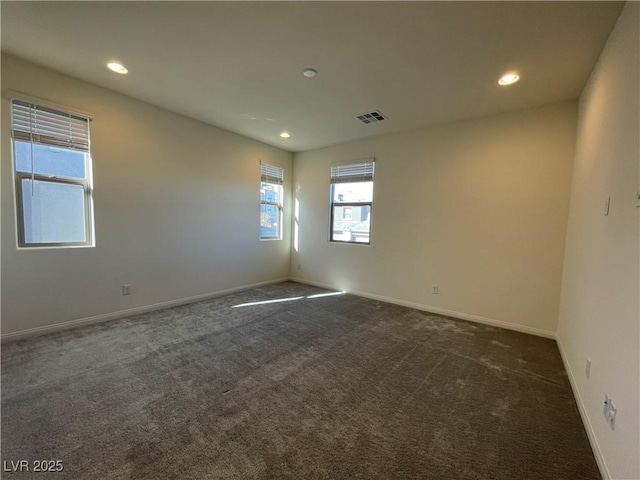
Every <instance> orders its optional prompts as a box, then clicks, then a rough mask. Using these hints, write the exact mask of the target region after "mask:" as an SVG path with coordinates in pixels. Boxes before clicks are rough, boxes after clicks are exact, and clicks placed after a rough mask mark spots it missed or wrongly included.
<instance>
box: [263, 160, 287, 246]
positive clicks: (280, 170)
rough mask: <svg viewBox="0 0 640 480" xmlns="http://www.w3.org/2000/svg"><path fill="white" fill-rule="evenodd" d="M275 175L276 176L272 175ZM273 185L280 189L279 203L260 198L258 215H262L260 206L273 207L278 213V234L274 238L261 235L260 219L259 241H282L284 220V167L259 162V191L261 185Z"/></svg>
mask: <svg viewBox="0 0 640 480" xmlns="http://www.w3.org/2000/svg"><path fill="white" fill-rule="evenodd" d="M274 173H276V175H274ZM263 184H267V185H273V186H276V187H278V188H279V189H280V191H279V195H278V198H279V199H280V201H279V202H274V201H271V200H263V199H262V198H260V215H262V206H263V205H267V206H273V207H276V208H277V211H278V232H277V235H275V236H268V237H265V236H263V235H262V218H261V219H260V227H261V228H260V241H271V240H282V239H283V223H284V222H283V220H284V167H281V166H280V165H273V164H270V163H263V162H260V190H262V185H263Z"/></svg>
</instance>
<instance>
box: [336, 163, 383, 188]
mask: <svg viewBox="0 0 640 480" xmlns="http://www.w3.org/2000/svg"><path fill="white" fill-rule="evenodd" d="M374 171H375V161H371V162H354V163H348V164H340V165H331V183H346V182H370V181H373V175H374Z"/></svg>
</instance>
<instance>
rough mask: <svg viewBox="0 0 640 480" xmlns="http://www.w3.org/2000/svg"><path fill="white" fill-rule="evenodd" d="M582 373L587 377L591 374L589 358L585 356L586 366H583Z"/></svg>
mask: <svg viewBox="0 0 640 480" xmlns="http://www.w3.org/2000/svg"><path fill="white" fill-rule="evenodd" d="M584 373H585V375H586V376H587V378H589V375H591V359H590V358H589V357H587V366H586V367H585V368H584Z"/></svg>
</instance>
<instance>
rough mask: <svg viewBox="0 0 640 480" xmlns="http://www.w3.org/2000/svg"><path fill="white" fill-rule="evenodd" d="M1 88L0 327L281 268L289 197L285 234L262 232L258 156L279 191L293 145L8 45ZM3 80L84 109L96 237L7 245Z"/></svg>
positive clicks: (244, 279)
mask: <svg viewBox="0 0 640 480" xmlns="http://www.w3.org/2000/svg"><path fill="white" fill-rule="evenodd" d="M109 74H110V73H109V72H107V71H106V70H105V75H109ZM2 88H3V98H2V210H1V212H2V333H3V337H4V338H6V337H5V336H6V335H7V334H11V333H15V332H20V331H24V330H28V329H34V328H42V327H47V326H51V325H54V324H58V323H61V322H68V321H72V320H78V319H87V318H89V317H94V316H100V315H102V316H103V317H99V318H108V317H109V316H110V315H111V314H114V313H116V312H121V311H125V310H129V309H133V308H138V307H143V306H149V305H153V304H157V303H161V302H170V301H174V300H178V299H183V298H187V297H193V296H196V295H206V294H210V293H215V292H220V291H223V290H226V289H232V288H237V287H241V286H245V285H250V284H254V283H260V282H267V281H271V280H275V279H281V278H286V277H287V276H288V274H289V258H290V229H289V225H290V214H291V209H290V206H291V198H290V196H287V198H286V206H287V208H286V219H285V234H284V240H282V241H262V242H261V241H260V240H259V236H260V231H259V202H260V194H259V186H260V165H259V159H262V160H264V161H266V162H272V163H274V164H280V165H282V166H284V168H285V181H286V184H285V191H286V192H287V195H289V192H290V190H291V187H290V185H291V176H292V167H291V164H292V155H291V153H289V152H285V151H283V150H279V149H277V148H274V147H271V146H268V145H265V144H263V143H260V142H257V141H254V140H250V139H248V138H245V137H242V136H240V135H236V134H233V133H230V132H227V131H224V130H221V129H218V128H215V127H212V126H210V125H206V124H204V123H200V122H197V121H195V120H191V119H188V118H185V117H183V116H180V115H177V114H174V113H171V112H168V111H166V110H162V109H160V108H157V107H154V106H151V105H149V104H145V103H142V102H139V101H136V100H133V99H131V98H129V97H126V96H123V95H120V94H117V93H114V92H112V91H109V90H106V89H103V88H100V87H97V86H94V85H91V84H88V83H85V82H82V81H79V80H76V79H73V78H70V77H67V76H65V75H62V74H59V73H57V72H54V71H51V70H48V69H44V68H41V67H37V66H35V65H33V64H30V63H27V62H24V61H22V60H20V59H17V58H15V57H11V56H5V55H3V57H2ZM7 89H12V90H17V91H19V92H23V93H26V94H29V95H33V96H37V97H41V98H44V99H47V100H49V101H52V102H55V103H58V104H62V105H66V106H68V107H71V108H73V109H76V110H81V111H86V112H89V113H91V114H92V115H93V118H94V120H93V122H92V124H91V134H92V138H91V139H92V154H93V171H94V187H95V219H96V247H95V248H80V249H46V250H18V249H17V248H16V226H15V225H16V224H15V212H14V199H13V196H14V189H13V181H12V173H11V172H12V166H11V141H10V121H9V100H7V98H6V95H5V94H4V93H5V92H6V90H7ZM125 283H130V284H131V285H132V289H133V294H132V295H131V296H123V295H122V293H121V286H122V285H123V284H125Z"/></svg>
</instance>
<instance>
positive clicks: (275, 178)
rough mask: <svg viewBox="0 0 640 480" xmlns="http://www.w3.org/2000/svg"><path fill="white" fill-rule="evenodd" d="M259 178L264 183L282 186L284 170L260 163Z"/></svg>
mask: <svg viewBox="0 0 640 480" xmlns="http://www.w3.org/2000/svg"><path fill="white" fill-rule="evenodd" d="M260 178H261V180H262V181H263V182H266V183H274V184H276V185H282V184H283V183H284V169H283V168H281V167H276V166H274V165H269V164H267V163H262V164H260Z"/></svg>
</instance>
